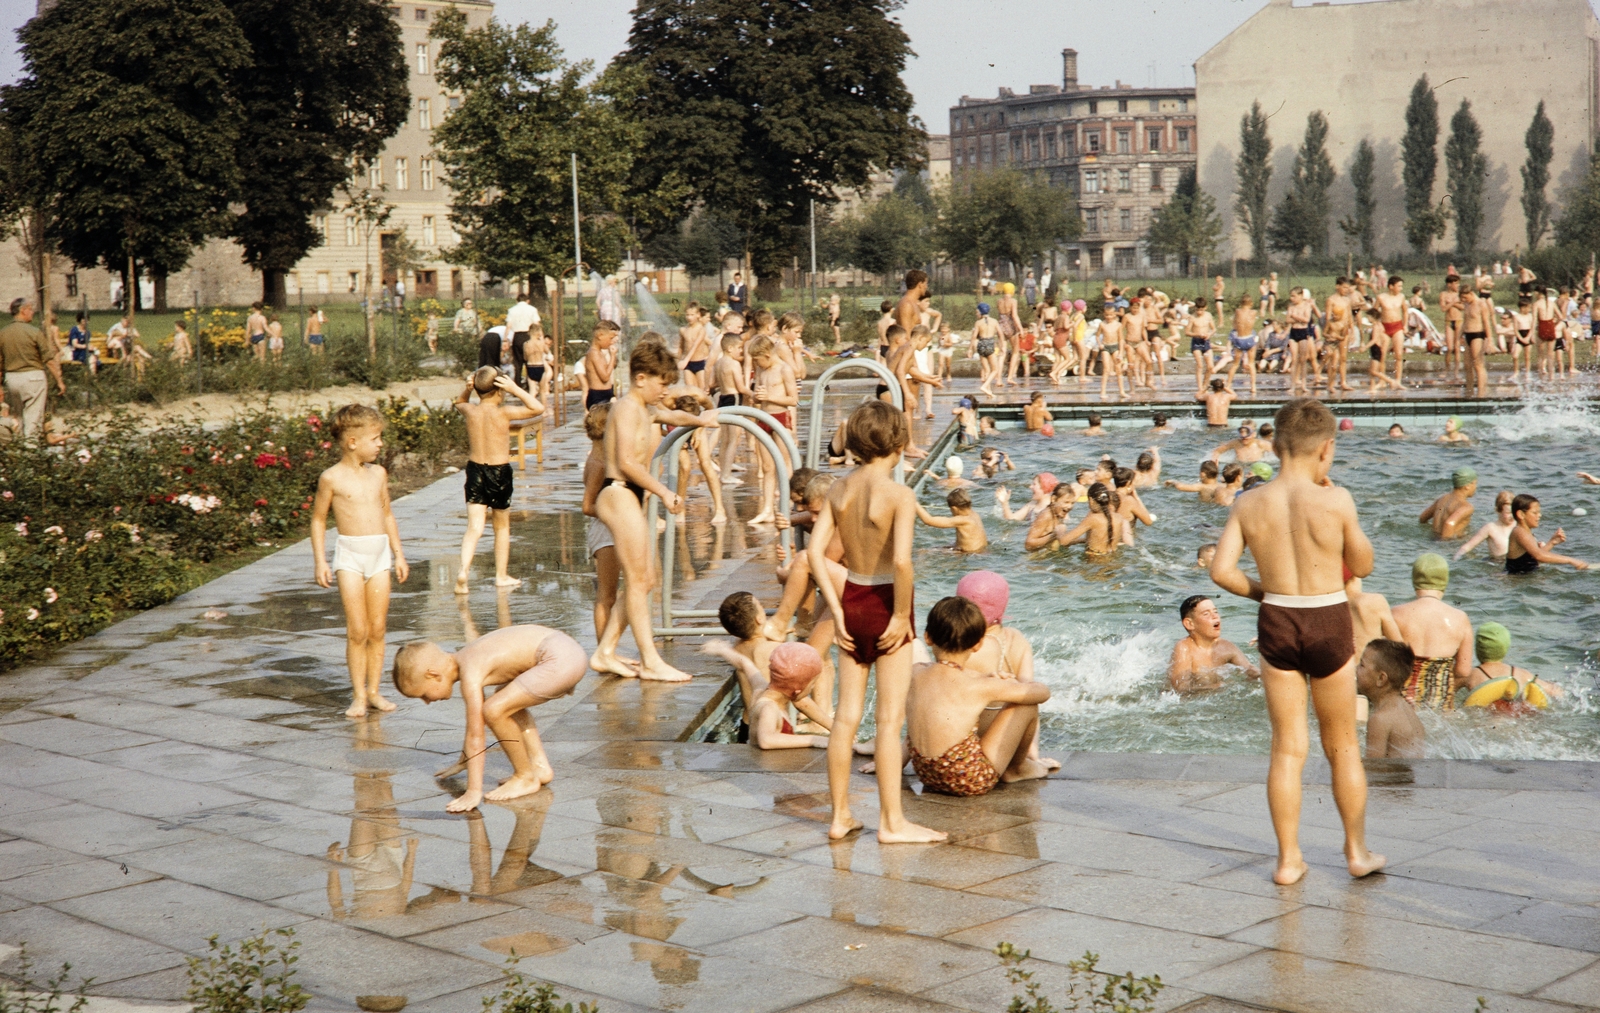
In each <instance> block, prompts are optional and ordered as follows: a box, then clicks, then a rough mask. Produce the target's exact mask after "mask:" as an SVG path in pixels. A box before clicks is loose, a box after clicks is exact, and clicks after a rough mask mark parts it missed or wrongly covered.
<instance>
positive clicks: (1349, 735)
mask: <svg viewBox="0 0 1600 1013" xmlns="http://www.w3.org/2000/svg"><path fill="white" fill-rule="evenodd" d="M1274 421H1275V422H1276V423H1277V429H1276V432H1275V433H1274V438H1273V450H1274V451H1275V452H1276V453H1277V455H1278V457H1279V459H1280V460H1281V461H1282V470H1280V471H1279V473H1278V477H1277V478H1275V479H1273V480H1272V481H1271V482H1268V483H1266V484H1265V485H1261V486H1257V487H1256V489H1255V490H1254V491H1253V492H1251V494H1250V495H1249V496H1244V497H1241V498H1240V499H1238V500H1237V501H1235V503H1234V505H1233V508H1232V509H1231V510H1230V511H1229V513H1228V523H1227V526H1226V527H1224V528H1223V531H1222V537H1221V538H1220V539H1219V540H1218V541H1217V556H1216V559H1215V560H1214V561H1213V562H1212V564H1211V579H1212V580H1214V581H1216V583H1217V586H1218V587H1221V588H1222V589H1223V590H1225V591H1231V592H1233V593H1234V594H1237V595H1240V596H1242V597H1247V598H1252V599H1254V600H1256V601H1259V602H1261V603H1262V604H1261V610H1260V612H1259V614H1258V616H1257V620H1256V631H1257V638H1258V640H1257V643H1258V645H1259V647H1260V650H1261V682H1262V685H1263V687H1264V688H1265V690H1266V697H1267V716H1268V717H1269V718H1270V719H1271V721H1272V761H1271V765H1270V767H1269V769H1268V774H1267V806H1268V808H1269V809H1270V811H1271V813H1272V828H1273V831H1274V832H1275V833H1276V834H1277V838H1278V868H1277V871H1276V872H1275V873H1274V874H1273V877H1272V879H1273V882H1275V883H1278V884H1280V885H1288V884H1290V883H1296V882H1299V880H1300V878H1301V877H1302V876H1304V875H1305V874H1306V863H1305V857H1304V855H1302V854H1301V851H1300V793H1301V787H1300V779H1301V774H1302V772H1303V771H1304V769H1305V762H1306V752H1307V750H1308V749H1309V748H1310V743H1309V739H1310V736H1309V734H1308V731H1307V728H1306V685H1307V680H1308V678H1309V682H1310V695H1311V703H1312V705H1313V706H1314V707H1315V708H1316V711H1317V724H1318V726H1319V727H1320V729H1321V732H1322V749H1323V752H1324V753H1326V754H1327V757H1328V763H1329V765H1330V766H1331V767H1332V768H1333V798H1334V802H1335V803H1336V804H1337V805H1338V807H1339V818H1340V820H1342V821H1343V823H1344V837H1345V843H1344V854H1345V860H1346V862H1347V863H1348V866H1349V869H1350V875H1352V876H1357V877H1359V876H1365V875H1367V874H1369V873H1372V872H1376V871H1377V870H1379V869H1381V868H1383V864H1384V857H1383V856H1382V855H1377V854H1373V853H1372V852H1370V851H1368V850H1367V841H1366V835H1367V834H1366V816H1367V777H1366V772H1365V771H1364V770H1363V769H1362V766H1361V751H1360V746H1359V744H1358V743H1357V741H1356V686H1355V657H1354V653H1355V650H1354V633H1353V631H1352V629H1351V625H1350V606H1349V604H1348V603H1347V601H1346V595H1345V590H1344V579H1343V576H1344V569H1345V568H1349V571H1350V572H1351V573H1352V574H1354V575H1355V576H1358V577H1364V576H1366V575H1367V574H1369V573H1371V572H1372V543H1371V542H1370V541H1368V540H1367V536H1366V534H1365V533H1364V532H1363V531H1362V530H1361V521H1360V519H1359V518H1358V517H1357V516H1356V505H1355V500H1354V499H1352V498H1351V496H1350V493H1349V491H1348V490H1345V489H1341V488H1339V487H1338V486H1335V485H1334V484H1333V483H1332V481H1330V480H1329V478H1328V470H1329V469H1330V468H1332V467H1333V449H1334V439H1335V437H1336V436H1337V434H1338V424H1337V422H1336V421H1335V419H1334V417H1333V413H1332V412H1330V411H1328V408H1327V406H1326V405H1324V404H1323V403H1322V402H1320V401H1318V400H1316V399H1314V398H1294V399H1292V400H1290V401H1288V402H1287V403H1286V404H1284V406H1283V407H1282V408H1280V409H1279V410H1278V414H1277V417H1276V419H1275V420H1274ZM1246 549H1248V550H1249V551H1250V554H1251V555H1252V556H1253V557H1254V558H1255V561H1256V567H1257V569H1258V570H1259V572H1260V579H1256V578H1252V577H1250V576H1249V575H1247V574H1246V573H1245V572H1244V571H1243V570H1241V569H1239V558H1240V556H1241V555H1242V554H1243V553H1244V551H1245V550H1246Z"/></svg>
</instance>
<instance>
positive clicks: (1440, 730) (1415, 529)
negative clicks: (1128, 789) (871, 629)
mask: <svg viewBox="0 0 1600 1013" xmlns="http://www.w3.org/2000/svg"><path fill="white" fill-rule="evenodd" d="M1257 421H1258V422H1260V421H1267V420H1265V419H1258V420H1257ZM1404 424H1405V425H1406V428H1407V430H1408V432H1409V435H1408V438H1407V439H1405V440H1403V441H1402V440H1392V439H1389V438H1388V437H1387V436H1386V432H1387V429H1388V421H1387V420H1386V421H1383V422H1382V424H1381V425H1380V424H1377V423H1375V422H1365V423H1362V424H1360V425H1359V427H1358V428H1357V429H1356V430H1355V431H1354V432H1353V433H1346V434H1344V435H1343V436H1342V438H1341V439H1340V441H1339V446H1338V457H1337V460H1336V463H1335V465H1334V469H1333V478H1334V480H1335V481H1336V482H1338V483H1339V484H1340V485H1343V486H1346V487H1348V488H1349V489H1350V490H1351V492H1352V493H1353V494H1354V496H1355V500H1356V504H1357V508H1358V509H1359V511H1360V514H1361V519H1362V526H1363V527H1364V528H1365V530H1366V531H1367V533H1368V535H1369V536H1370V537H1371V538H1372V540H1373V544H1374V547H1375V549H1376V553H1377V565H1376V567H1375V569H1374V572H1373V575H1372V576H1371V577H1370V578H1368V580H1367V581H1366V582H1365V586H1366V590H1369V591H1376V592H1378V593H1380V594H1383V595H1385V596H1386V597H1387V598H1388V599H1389V602H1390V604H1398V603H1400V602H1403V601H1406V600H1409V599H1410V598H1411V597H1412V592H1411V586H1410V583H1411V582H1410V573H1411V563H1412V560H1413V559H1415V558H1416V556H1417V554H1418V553H1420V552H1425V551H1438V552H1440V553H1441V554H1442V555H1444V556H1445V557H1446V558H1449V557H1450V556H1451V555H1452V554H1453V553H1454V551H1455V549H1456V547H1457V545H1459V542H1455V543H1444V544H1441V543H1439V542H1437V541H1436V540H1435V539H1434V538H1433V534H1432V531H1431V530H1430V529H1429V528H1428V527H1427V526H1426V525H1423V524H1419V523H1417V519H1416V518H1417V514H1418V513H1420V512H1421V511H1422V509H1423V508H1424V507H1426V506H1427V505H1428V504H1429V503H1431V502H1432V501H1433V499H1434V498H1435V497H1437V496H1439V495H1440V494H1441V493H1443V492H1444V491H1446V490H1447V489H1448V487H1449V476H1450V473H1451V471H1453V470H1454V469H1455V468H1457V467H1460V466H1461V465H1463V464H1470V465H1471V466H1472V467H1474V468H1476V469H1477V471H1478V474H1479V476H1480V480H1479V488H1478V493H1477V496H1476V497H1475V499H1474V502H1475V504H1476V506H1477V512H1476V514H1475V515H1474V521H1473V525H1474V528H1473V529H1474V530H1476V527H1477V526H1478V525H1479V524H1481V523H1483V521H1485V520H1487V519H1489V518H1490V517H1491V516H1492V515H1493V511H1494V497H1495V493H1496V492H1497V491H1499V490H1500V489H1503V488H1509V489H1512V490H1514V491H1516V492H1519V493H1520V492H1529V493H1532V494H1534V495H1536V496H1538V497H1539V498H1540V500H1541V502H1542V504H1543V506H1544V523H1543V525H1542V526H1541V527H1540V529H1539V534H1540V537H1541V538H1548V537H1549V536H1550V534H1552V533H1553V532H1554V531H1555V529H1556V528H1557V527H1564V528H1565V529H1566V532H1567V537H1568V542H1567V544H1566V546H1564V547H1563V548H1562V549H1561V550H1560V551H1562V552H1564V553H1567V554H1570V555H1573V556H1576V557H1578V558H1580V559H1587V560H1589V561H1590V562H1593V563H1600V531H1597V524H1600V486H1585V485H1580V484H1579V482H1578V479H1577V478H1575V477H1574V476H1573V472H1574V471H1578V470H1590V471H1593V470H1597V468H1600V415H1596V414H1594V413H1593V412H1592V411H1591V409H1590V408H1589V406H1588V405H1587V404H1586V403H1585V402H1583V401H1582V400H1580V399H1577V398H1570V397H1569V398H1534V399H1532V400H1530V401H1529V402H1528V404H1527V405H1526V406H1525V407H1524V408H1523V410H1522V411H1521V412H1519V413H1517V414H1515V415H1506V416H1498V417H1485V418H1484V419H1482V420H1478V421H1469V422H1467V423H1466V425H1465V429H1466V431H1467V432H1468V433H1469V434H1470V435H1471V436H1472V438H1473V440H1474V443H1473V445H1471V446H1463V445H1451V446H1447V445H1443V444H1439V443H1436V442H1433V440H1434V438H1435V437H1437V436H1438V434H1439V433H1440V432H1442V430H1443V419H1439V420H1437V423H1434V422H1433V421H1432V420H1425V419H1406V420H1404ZM1079 425H1080V426H1081V424H1079ZM1179 426H1180V428H1179V431H1178V432H1176V433H1174V434H1171V435H1166V436H1152V435H1151V434H1150V433H1149V432H1148V431H1147V428H1146V427H1145V426H1142V425H1141V426H1130V427H1127V428H1119V429H1110V430H1108V431H1107V435H1105V436H1102V437H1083V436H1078V435H1075V434H1074V433H1073V428H1074V427H1073V425H1071V424H1067V425H1062V426H1061V427H1060V428H1058V431H1057V432H1058V435H1057V436H1056V437H1055V438H1053V439H1049V438H1044V437H1040V436H1036V435H1029V434H1027V433H1024V432H1022V431H1020V430H1010V431H1002V433H1001V434H1000V435H999V436H997V437H991V438H990V439H989V441H987V442H988V443H989V444H992V445H995V446H998V447H1001V448H1002V449H1004V450H1006V451H1007V452H1008V453H1010V455H1011V457H1012V459H1013V461H1014V462H1015V463H1016V465H1017V470H1016V471H1015V472H1011V473H1009V477H1008V478H1007V479H1006V484H1007V485H1009V486H1010V487H1011V491H1012V494H1013V501H1014V503H1016V504H1019V505H1020V504H1021V503H1022V502H1025V501H1026V499H1027V498H1028V496H1029V492H1028V488H1027V487H1028V484H1029V482H1030V481H1031V480H1032V478H1033V475H1034V474H1035V473H1036V472H1038V471H1053V472H1055V473H1056V474H1057V475H1060V476H1062V477H1069V476H1070V475H1071V474H1072V472H1073V471H1075V470H1076V468H1078V467H1079V466H1083V465H1090V464H1092V463H1093V462H1094V461H1096V460H1097V459H1098V458H1099V457H1100V456H1101V455H1102V454H1110V455H1111V456H1112V457H1114V458H1115V459H1116V460H1117V461H1118V463H1119V464H1124V465H1126V466H1129V467H1131V466H1132V465H1133V462H1134V459H1135V458H1136V457H1137V456H1138V454H1139V452H1140V451H1142V450H1145V449H1146V448H1148V447H1151V446H1157V447H1159V448H1160V450H1161V455H1162V461H1163V466H1164V467H1163V472H1162V477H1163V478H1178V479H1181V480H1184V481H1191V482H1192V481H1195V476H1196V473H1197V470H1198V467H1199V463H1200V461H1201V460H1203V459H1204V458H1205V456H1206V454H1207V453H1209V451H1210V450H1211V449H1212V448H1213V447H1215V446H1217V445H1218V444H1220V443H1221V442H1222V441H1223V440H1224V439H1227V438H1230V437H1231V436H1232V435H1233V433H1232V432H1231V431H1222V430H1208V429H1206V428H1205V426H1204V425H1202V424H1200V423H1198V422H1194V421H1187V422H1183V423H1179ZM964 457H965V458H967V460H968V465H969V472H970V470H971V466H972V465H973V464H975V463H976V460H977V453H976V452H975V451H974V452H969V453H968V454H966V455H964ZM1268 460H1269V461H1273V459H1271V458H1269V459H1268ZM1273 463H1275V462H1273ZM998 484H1000V482H999V481H984V482H980V483H979V488H977V489H974V490H972V492H973V501H974V505H975V507H976V508H977V509H979V510H980V511H981V512H982V513H983V514H984V516H985V523H986V524H987V525H988V529H989V537H990V549H989V551H988V552H987V553H986V554H983V555H979V556H958V555H956V554H954V553H952V552H950V551H949V550H948V549H947V548H945V546H948V545H949V543H950V541H951V536H950V534H949V533H948V532H945V531H935V530H933V529H929V528H926V527H921V526H919V529H918V533H917V538H916V550H915V551H916V555H915V562H916V573H917V611H918V614H919V620H920V616H921V615H923V614H925V613H926V611H927V609H928V607H930V606H931V605H932V604H933V603H934V602H935V601H937V600H938V599H939V598H941V597H943V596H945V595H947V594H953V593H955V585H956V581H957V580H958V579H959V578H960V577H961V575H962V574H963V573H965V572H967V571H969V570H974V569H992V570H996V571H998V572H1000V573H1001V574H1003V575H1005V576H1006V578H1007V579H1008V580H1010V582H1011V607H1010V609H1009V612H1008V618H1007V621H1008V623H1009V624H1011V625H1014V626H1016V627H1017V628H1018V629H1020V630H1022V631H1023V632H1024V633H1026V634H1027V635H1028V637H1029V639H1030V640H1031V641H1032V642H1033V645H1034V651H1035V656H1036V662H1035V670H1036V677H1037V678H1038V679H1040V680H1041V681H1043V682H1044V683H1046V684H1047V685H1048V686H1049V687H1050V689H1051V692H1052V694H1053V696H1052V698H1051V700H1050V701H1049V703H1047V704H1046V705H1045V707H1044V710H1045V715H1046V716H1045V721H1044V728H1043V733H1042V739H1043V742H1044V745H1045V746H1046V747H1048V748H1055V749H1061V750H1066V749H1072V750H1093V751H1109V752H1135V751H1137V752H1173V753H1261V754H1264V753H1266V752H1267V749H1268V745H1269V741H1270V734H1269V729H1268V725H1267V716H1266V710H1265V705H1264V702H1263V700H1262V692H1261V687H1260V684H1259V683H1258V682H1256V681H1254V680H1250V679H1246V678H1244V677H1243V676H1240V675H1233V676H1230V677H1229V678H1228V680H1227V683H1226V687H1225V688H1224V689H1222V690H1221V691H1219V692H1217V693H1213V694H1209V695H1204V696H1199V697H1194V698H1190V699H1180V698H1179V697H1178V696H1177V695H1176V694H1174V693H1172V692H1170V691H1168V689H1167V685H1166V666H1167V660H1168V656H1169V654H1170V652H1171V648H1172V644H1173V642H1174V641H1175V640H1177V639H1178V638H1179V637H1181V636H1183V628H1182V627H1181V626H1180V625H1179V621H1178V603H1179V602H1181V601H1182V600H1183V599H1184V598H1185V597H1187V596H1188V595H1191V594H1197V593H1203V594H1214V595H1216V600H1217V603H1218V606H1219V607H1220V609H1221V611H1222V615H1223V636H1224V637H1227V638H1228V639H1230V640H1233V641H1235V642H1236V643H1238V644H1240V646H1241V647H1244V648H1245V650H1246V653H1248V654H1249V655H1250V656H1251V657H1252V658H1256V657H1257V654H1256V652H1255V650H1254V649H1253V648H1252V647H1250V646H1248V644H1247V642H1248V641H1249V640H1250V639H1251V638H1252V637H1254V635H1255V613H1256V606H1255V604H1254V603H1253V602H1250V601H1247V600H1245V599H1241V598H1235V597H1232V596H1230V595H1227V594H1225V593H1223V592H1221V591H1220V590H1219V589H1217V588H1216V587H1215V586H1214V585H1213V584H1212V583H1211V581H1210V579H1209V577H1208V576H1207V574H1206V573H1205V571H1203V570H1201V569H1199V568H1197V567H1196V566H1195V550H1196V548H1198V547H1199V546H1200V545H1201V544H1203V543H1205V542H1211V541H1215V540H1216V538H1217V536H1218V535H1219V534H1220V533H1221V529H1222V525H1223V523H1224V521H1225V520H1226V516H1227V511H1226V509H1225V508H1223V507H1218V506H1211V505H1206V504H1201V503H1199V502H1197V501H1196V497H1195V496H1194V494H1192V493H1179V492H1177V491H1176V490H1170V489H1157V490H1147V491H1145V492H1144V494H1143V498H1144V501H1145V505H1146V506H1147V507H1148V508H1149V509H1150V511H1151V513H1153V514H1154V515H1155V516H1156V519H1157V524H1156V526H1155V527H1153V528H1145V527H1143V526H1140V527H1139V530H1138V532H1137V535H1136V537H1137V539H1138V544H1137V545H1136V546H1134V547H1133V548H1131V549H1130V548H1124V549H1123V550H1122V551H1121V552H1120V553H1119V554H1118V556H1117V557H1116V558H1115V559H1113V560H1112V561H1111V562H1108V563H1099V562H1089V561H1086V560H1085V558H1084V555H1083V549H1082V547H1081V546H1075V547H1073V548H1070V549H1065V550H1057V551H1051V552H1040V553H1025V552H1023V551H1022V541H1023V536H1024V534H1025V533H1026V525H1024V524H1022V523H1013V522H1007V521H1003V520H1000V519H998V518H996V517H995V516H994V515H993V512H992V507H993V504H994V487H995V486H996V485H998ZM944 495H945V493H944V491H943V490H938V489H935V488H933V484H932V483H929V484H928V486H926V487H925V489H924V492H923V495H922V500H923V502H924V503H925V504H926V505H927V506H928V507H929V508H930V510H932V511H934V512H936V513H945V512H947V511H946V508H945V506H944V503H943V499H944ZM1574 508H1583V509H1585V510H1587V516H1573V514H1572V511H1573V509H1574ZM1084 509H1085V508H1084V506H1083V505H1082V504H1080V505H1079V506H1078V507H1076V508H1075V509H1074V511H1073V520H1074V521H1076V520H1078V519H1080V518H1081V517H1082V516H1083V510H1084ZM1485 550H1486V547H1485V546H1480V547H1479V548H1478V549H1477V550H1476V551H1475V553H1474V555H1473V556H1469V557H1468V558H1466V559H1463V560H1461V561H1460V562H1458V563H1455V564H1454V565H1453V570H1452V579H1451V583H1450V589H1449V591H1448V592H1447V594H1446V600H1447V601H1449V602H1450V603H1452V604H1454V605H1456V606H1458V607H1460V608H1462V609H1465V610H1466V612H1467V613H1468V615H1469V616H1471V618H1472V620H1473V623H1474V625H1477V624H1479V623H1482V622H1488V621H1491V620H1493V621H1497V622H1500V623H1503V624H1505V626H1506V627H1507V628H1509V629H1510V631H1511V634H1512V650H1511V654H1510V656H1509V658H1508V660H1510V661H1513V662H1514V663H1515V664H1517V665H1518V666H1520V667H1524V668H1528V669H1531V670H1533V671H1534V672H1536V673H1538V674H1539V675H1541V676H1543V677H1545V678H1548V679H1551V680H1553V681H1555V682H1558V683H1560V684H1561V685H1562V686H1563V687H1565V688H1566V690H1567V696H1566V698H1565V699H1564V700H1560V701H1557V702H1556V703H1555V704H1554V705H1553V706H1552V707H1551V709H1550V710H1548V711H1545V712H1542V713H1539V714H1535V715H1531V716H1528V717H1523V718H1505V717H1498V716H1495V715H1491V714H1489V713H1487V712H1482V711H1472V712H1462V711H1456V712H1453V713H1450V714H1436V713H1433V712H1431V711H1427V710H1426V709H1425V710H1424V712H1423V714H1422V719H1423V723H1424V725H1425V726H1426V727H1427V730H1428V736H1429V740H1428V755H1429V756H1434V757H1455V758H1486V759H1528V758H1544V759H1572V760H1600V734H1597V733H1600V690H1597V685H1596V676H1597V674H1600V666H1597V665H1596V663H1595V661H1594V656H1595V651H1596V648H1597V647H1600V623H1596V621H1595V620H1596V605H1597V602H1600V568H1597V569H1596V570H1591V571H1589V572H1586V573H1579V572H1576V571H1574V570H1572V569H1571V568H1570V567H1544V568H1542V569H1541V571H1540V572H1539V573H1537V574H1535V575H1533V576H1532V577H1531V578H1529V577H1519V578H1513V577H1507V576H1506V574H1505V573H1504V570H1503V565H1502V564H1499V563H1492V562H1490V561H1489V559H1488V556H1487V554H1486V551H1485ZM1247 564H1248V559H1247ZM918 628H919V630H920V623H919V627H918ZM1315 728H1316V723H1315V721H1313V722H1312V733H1313V735H1315ZM1312 748H1313V750H1317V749H1320V746H1319V745H1318V744H1317V743H1316V742H1313V745H1312Z"/></svg>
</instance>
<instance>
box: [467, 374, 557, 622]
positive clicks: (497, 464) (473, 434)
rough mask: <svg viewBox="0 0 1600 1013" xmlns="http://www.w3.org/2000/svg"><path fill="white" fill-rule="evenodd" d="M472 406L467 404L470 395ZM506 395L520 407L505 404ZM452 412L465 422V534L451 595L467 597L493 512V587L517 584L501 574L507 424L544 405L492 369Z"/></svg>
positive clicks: (507, 517)
mask: <svg viewBox="0 0 1600 1013" xmlns="http://www.w3.org/2000/svg"><path fill="white" fill-rule="evenodd" d="M474 393H476V394H477V395H478V403H477V404H473V403H472V395H473V394H474ZM506 394H512V395H514V396H516V397H517V399H518V400H520V401H521V402H522V404H520V405H506V404H504V403H503V398H504V396H505V395H506ZM456 411H458V412H460V413H461V414H462V415H464V416H466V419H467V484H466V493H467V532H466V534H465V535H463V536H462V539H461V570H460V572H458V573H457V574H456V588H455V590H456V594H466V593H467V575H468V573H469V572H470V571H471V569H472V556H473V553H475V552H476V551H477V550H478V539H479V538H481V537H483V523H484V521H485V520H486V519H488V517H489V516H490V511H493V517H494V586H495V587H516V586H517V585H518V584H520V583H522V581H520V580H518V579H517V578H515V577H513V576H511V575H510V574H509V573H507V572H506V568H507V567H508V566H509V565H510V563H511V489H512V477H511V423H512V422H519V421H521V420H523V419H531V418H537V417H538V416H540V415H543V414H544V405H542V404H540V403H539V399H538V398H536V397H534V396H533V394H532V393H531V392H529V391H526V390H523V389H522V388H521V387H519V386H517V384H516V381H514V380H513V379H512V378H511V377H509V376H504V375H502V374H501V373H500V371H499V370H497V369H495V368H494V367H493V366H480V367H479V368H478V371H477V372H475V373H473V374H472V382H471V383H469V384H467V386H466V388H465V389H464V390H462V392H461V393H460V394H458V395H457V396H456Z"/></svg>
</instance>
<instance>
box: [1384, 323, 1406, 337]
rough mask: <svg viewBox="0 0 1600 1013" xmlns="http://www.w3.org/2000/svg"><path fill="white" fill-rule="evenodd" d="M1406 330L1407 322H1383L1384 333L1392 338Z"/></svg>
mask: <svg viewBox="0 0 1600 1013" xmlns="http://www.w3.org/2000/svg"><path fill="white" fill-rule="evenodd" d="M1405 329H1406V322H1405V321H1404V320H1385V321H1384V322H1383V333H1385V334H1387V335H1389V337H1391V338H1392V337H1394V336H1395V335H1396V334H1399V333H1400V332H1401V331H1403V330H1405Z"/></svg>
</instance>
